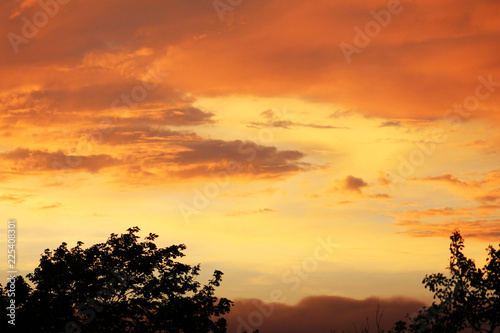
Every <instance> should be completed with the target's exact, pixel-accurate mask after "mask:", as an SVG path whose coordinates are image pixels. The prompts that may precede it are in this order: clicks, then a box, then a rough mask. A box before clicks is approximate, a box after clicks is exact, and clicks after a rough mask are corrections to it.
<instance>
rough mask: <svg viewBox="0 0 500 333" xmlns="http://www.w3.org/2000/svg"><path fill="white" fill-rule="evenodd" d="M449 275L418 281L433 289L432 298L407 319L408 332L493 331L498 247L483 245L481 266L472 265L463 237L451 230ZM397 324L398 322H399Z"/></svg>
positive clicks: (499, 297)
mask: <svg viewBox="0 0 500 333" xmlns="http://www.w3.org/2000/svg"><path fill="white" fill-rule="evenodd" d="M450 239H451V244H450V252H451V257H450V265H449V267H447V268H448V270H449V271H450V276H449V277H447V276H445V275H444V274H442V273H437V274H431V275H426V276H425V278H424V279H423V281H422V283H424V284H425V288H429V290H430V291H431V292H433V293H434V299H436V301H434V302H433V303H432V305H431V306H430V307H428V308H424V309H422V310H421V311H420V313H419V314H418V316H417V317H415V318H413V319H411V321H410V325H409V328H410V332H440V333H441V332H450V333H451V332H459V331H461V330H463V329H471V331H473V332H485V333H494V332H498V331H495V330H496V329H497V328H498V327H500V248H499V249H498V250H495V249H494V248H493V246H491V245H490V246H489V247H488V248H487V251H488V257H487V259H486V260H487V262H486V264H485V266H484V267H483V268H482V269H481V268H476V264H475V262H474V261H473V260H472V259H468V258H467V257H466V256H465V255H464V253H463V249H464V239H463V238H462V236H461V235H460V231H458V230H455V232H454V233H453V235H452V236H451V237H450ZM400 325H401V324H400Z"/></svg>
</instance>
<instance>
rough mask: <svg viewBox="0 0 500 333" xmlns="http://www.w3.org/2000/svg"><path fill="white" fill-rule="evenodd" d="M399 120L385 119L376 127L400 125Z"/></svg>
mask: <svg viewBox="0 0 500 333" xmlns="http://www.w3.org/2000/svg"><path fill="white" fill-rule="evenodd" d="M400 126H401V122H400V121H385V122H383V123H382V124H380V125H379V126H378V127H400Z"/></svg>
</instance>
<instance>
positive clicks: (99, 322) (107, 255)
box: [16, 227, 232, 333]
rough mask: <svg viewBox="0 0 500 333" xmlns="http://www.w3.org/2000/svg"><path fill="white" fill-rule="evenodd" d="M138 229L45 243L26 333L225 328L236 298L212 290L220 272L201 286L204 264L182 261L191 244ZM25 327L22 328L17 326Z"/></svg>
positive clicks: (26, 308) (22, 315) (27, 307)
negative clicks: (165, 241)
mask: <svg viewBox="0 0 500 333" xmlns="http://www.w3.org/2000/svg"><path fill="white" fill-rule="evenodd" d="M139 231H140V229H139V228H138V227H133V228H129V229H128V230H127V233H125V234H122V235H121V236H118V235H117V234H111V235H110V237H109V238H108V240H107V241H106V242H105V243H100V244H95V245H93V246H91V247H90V248H87V249H83V248H82V245H83V243H82V242H78V243H77V245H76V246H75V247H73V248H71V249H68V247H67V244H66V243H62V244H61V245H60V246H59V247H58V248H57V249H55V250H54V251H49V249H46V250H45V252H44V254H43V255H42V257H41V259H40V264H39V266H38V267H37V268H35V270H34V272H33V273H31V274H28V275H27V277H28V278H29V280H30V281H31V282H32V283H33V285H34V289H33V290H32V291H30V292H29V297H28V300H27V302H25V304H24V305H23V307H22V308H21V309H19V312H18V315H17V319H18V320H16V322H17V323H16V326H17V327H16V328H17V329H18V331H20V332H21V331H22V332H165V333H171V332H175V333H178V332H184V333H194V332H214V333H221V332H226V321H225V319H224V318H221V316H222V315H224V314H226V313H228V312H229V310H230V307H231V305H232V302H231V301H230V300H228V299H226V298H220V299H218V298H217V297H215V296H214V291H215V288H216V287H218V286H220V282H221V280H222V274H223V273H222V272H220V271H218V270H216V271H214V273H213V278H212V279H211V280H210V281H209V282H208V283H207V284H206V285H203V286H202V285H201V284H200V283H199V282H198V281H196V277H197V276H198V275H199V272H200V265H199V264H198V265H196V266H189V265H186V264H182V263H180V262H178V261H176V259H178V258H181V257H183V256H184V254H183V253H182V251H183V250H185V248H186V247H185V245H183V244H181V245H172V246H170V247H166V248H158V247H157V246H156V244H155V243H154V240H155V239H156V238H157V237H158V235H155V234H151V233H150V234H149V236H148V237H146V238H145V240H144V241H143V242H139V241H138V238H139V236H137V233H138V232H139ZM18 325H19V326H18Z"/></svg>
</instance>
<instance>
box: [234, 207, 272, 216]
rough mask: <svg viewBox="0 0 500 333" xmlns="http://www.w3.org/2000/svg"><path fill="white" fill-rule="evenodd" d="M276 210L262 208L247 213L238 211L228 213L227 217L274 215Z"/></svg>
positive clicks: (246, 211)
mask: <svg viewBox="0 0 500 333" xmlns="http://www.w3.org/2000/svg"><path fill="white" fill-rule="evenodd" d="M274 212H276V210H274V209H270V208H262V209H256V210H245V211H236V212H230V213H226V215H227V216H242V215H253V214H262V213H274Z"/></svg>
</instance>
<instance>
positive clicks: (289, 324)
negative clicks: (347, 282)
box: [226, 296, 424, 333]
mask: <svg viewBox="0 0 500 333" xmlns="http://www.w3.org/2000/svg"><path fill="white" fill-rule="evenodd" d="M423 305H424V304H423V303H422V302H420V301H417V300H413V299H408V298H390V299H380V298H375V297H371V298H367V299H364V300H356V299H351V298H344V297H336V296H315V297H308V298H305V299H303V300H302V301H300V302H299V303H298V304H296V305H285V304H281V303H263V302H262V301H260V300H256V299H236V300H235V306H234V307H233V308H232V309H231V312H230V313H229V314H228V315H227V316H226V318H227V321H228V332H235V333H241V332H242V331H243V330H244V329H246V330H247V332H252V330H253V329H259V330H260V331H261V332H273V333H304V332H331V331H332V330H333V331H335V332H343V331H344V332H347V331H349V330H352V329H353V323H355V324H356V326H357V327H358V328H361V327H364V326H365V325H366V317H369V323H370V326H371V327H375V321H374V318H375V312H376V310H377V307H378V306H380V311H383V316H382V320H381V327H380V328H381V329H385V330H387V329H389V328H392V326H393V325H394V323H395V322H396V321H399V320H404V319H405V316H406V315H407V314H410V315H411V314H413V313H415V312H417V311H418V310H419V309H420V308H421V307H422V306H423ZM261 318H262V319H261ZM255 324H260V325H255Z"/></svg>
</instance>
